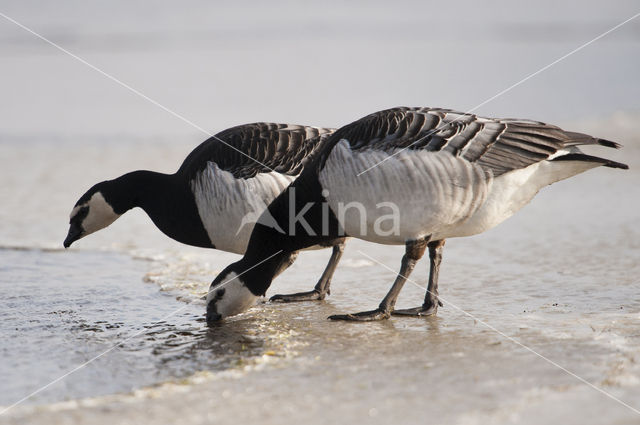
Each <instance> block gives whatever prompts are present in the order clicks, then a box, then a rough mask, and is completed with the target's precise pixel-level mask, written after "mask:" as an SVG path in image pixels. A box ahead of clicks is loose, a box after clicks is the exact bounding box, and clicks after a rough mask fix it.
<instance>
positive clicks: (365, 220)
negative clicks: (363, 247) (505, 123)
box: [318, 140, 491, 244]
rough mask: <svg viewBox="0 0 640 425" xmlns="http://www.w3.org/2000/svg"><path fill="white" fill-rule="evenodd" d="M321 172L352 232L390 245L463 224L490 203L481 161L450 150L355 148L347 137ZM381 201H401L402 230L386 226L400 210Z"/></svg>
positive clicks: (330, 199)
mask: <svg viewBox="0 0 640 425" xmlns="http://www.w3.org/2000/svg"><path fill="white" fill-rule="evenodd" d="M383 159H387V160H386V161H385V162H384V163H383V164H381V165H380V166H379V167H375V168H371V170H369V171H368V172H367V173H364V174H362V175H361V176H359V177H358V176H357V174H358V173H359V172H361V171H362V170H365V169H368V168H370V167H372V166H373V165H374V164H376V163H378V162H380V161H382V160H383ZM318 177H319V181H320V184H321V185H322V187H323V188H324V189H326V190H328V192H329V193H328V195H327V197H326V198H327V201H328V203H329V206H330V207H331V210H332V211H333V212H334V213H335V214H336V216H337V217H338V221H340V224H341V225H342V226H343V228H344V229H345V231H346V233H347V234H348V235H350V236H356V237H358V238H361V239H365V240H369V241H372V242H378V243H384V244H404V243H405V242H406V241H407V240H411V239H417V238H421V237H424V236H427V235H430V234H433V233H437V232H440V231H441V230H442V229H445V228H447V227H450V226H453V225H456V224H459V223H460V222H462V221H464V220H466V219H468V218H469V217H470V216H471V215H473V213H474V212H475V211H476V209H477V208H478V207H479V206H480V205H481V204H482V202H484V200H485V199H486V196H487V193H488V190H489V188H490V186H491V178H490V177H488V176H487V175H486V174H485V173H484V171H483V170H482V169H481V168H480V167H479V166H477V165H475V164H471V163H470V162H468V161H465V160H463V159H460V158H457V157H454V156H452V155H450V154H448V153H445V152H427V151H422V150H410V149H407V150H404V151H402V152H398V153H397V154H396V155H395V156H392V157H390V153H389V152H381V151H372V150H365V151H352V150H351V148H350V146H349V144H348V143H347V141H345V140H342V141H340V142H339V143H338V144H337V145H336V146H335V147H334V148H333V150H332V151H331V154H330V155H329V157H328V158H327V161H326V164H325V166H324V168H323V169H322V170H321V171H320V173H319V176H318ZM381 203H388V204H387V205H390V204H392V205H395V206H397V211H399V217H398V218H397V224H398V225H399V226H398V231H397V232H393V233H392V234H388V233H390V232H385V231H384V230H386V229H385V227H386V225H385V220H386V221H387V222H388V224H387V226H391V224H392V219H391V217H390V215H391V214H393V212H394V211H393V208H391V207H389V206H383V205H381ZM360 206H361V207H360ZM363 214H364V216H363ZM376 223H378V225H377V226H376ZM363 224H364V226H363ZM380 230H383V232H380Z"/></svg>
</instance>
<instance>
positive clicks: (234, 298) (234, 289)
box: [207, 264, 260, 322]
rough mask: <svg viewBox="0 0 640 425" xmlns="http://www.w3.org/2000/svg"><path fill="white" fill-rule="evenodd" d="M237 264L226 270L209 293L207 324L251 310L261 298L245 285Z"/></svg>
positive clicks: (214, 282)
mask: <svg viewBox="0 0 640 425" xmlns="http://www.w3.org/2000/svg"><path fill="white" fill-rule="evenodd" d="M236 268H237V267H235V264H232V265H230V266H229V267H227V268H226V269H224V270H223V271H222V272H221V273H220V274H219V275H218V276H217V277H216V278H215V279H214V281H213V282H212V283H211V286H210V287H209V292H208V293H207V322H217V321H219V320H222V319H224V318H225V317H229V316H235V315H236V314H240V313H242V312H244V311H246V310H248V309H249V308H251V307H252V306H253V305H255V303H256V302H257V301H258V299H259V298H260V296H259V295H255V294H254V293H253V292H251V290H250V289H249V288H248V287H247V286H246V285H245V283H244V282H243V280H242V277H241V276H240V274H241V273H242V272H241V271H238V270H236Z"/></svg>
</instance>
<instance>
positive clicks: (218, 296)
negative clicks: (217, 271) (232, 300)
mask: <svg viewBox="0 0 640 425" xmlns="http://www.w3.org/2000/svg"><path fill="white" fill-rule="evenodd" d="M224 291H225V289H224V288H222V289H218V290H217V291H216V299H217V300H219V299H220V298H222V297H223V296H224Z"/></svg>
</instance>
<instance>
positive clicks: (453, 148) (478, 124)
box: [323, 107, 625, 177]
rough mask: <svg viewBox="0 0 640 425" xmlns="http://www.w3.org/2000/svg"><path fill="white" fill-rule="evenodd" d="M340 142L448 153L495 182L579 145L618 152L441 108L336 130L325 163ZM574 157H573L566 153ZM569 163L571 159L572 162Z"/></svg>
mask: <svg viewBox="0 0 640 425" xmlns="http://www.w3.org/2000/svg"><path fill="white" fill-rule="evenodd" d="M340 140H346V141H348V142H349V145H350V146H351V149H353V150H354V151H357V150H378V151H384V152H387V153H388V154H389V155H393V154H394V153H396V152H398V151H400V150H403V149H410V150H426V151H433V152H437V151H443V152H448V153H450V154H451V155H453V156H458V157H462V158H464V159H466V160H467V161H469V162H473V163H477V164H478V165H480V166H481V167H482V168H483V169H485V170H486V171H487V172H491V173H492V174H493V176H494V177H497V176H499V175H502V174H504V173H507V172H509V171H513V170H517V169H521V168H525V167H527V166H529V165H531V164H534V163H536V162H540V161H543V160H546V159H550V158H551V157H552V156H553V155H554V154H556V153H557V152H558V151H563V150H566V149H568V148H571V147H573V146H578V145H594V144H598V145H602V146H608V147H614V148H618V147H620V145H618V144H617V143H614V142H611V141H608V140H603V139H599V138H595V137H592V136H589V135H586V134H581V133H575V132H571V131H564V130H562V129H560V128H559V127H556V126H553V125H549V124H545V123H542V122H537V121H530V120H522V119H510V118H507V119H501V118H484V117H479V116H476V115H473V114H465V113H462V112H456V111H452V110H449V109H440V108H406V107H400V108H393V109H388V110H385V111H380V112H376V113H373V114H371V115H368V116H366V117H364V118H362V119H360V120H358V121H355V122H353V123H351V124H349V125H347V126H345V127H342V128H341V129H339V130H337V131H336V132H335V133H334V134H333V135H332V137H331V140H330V141H329V142H328V143H327V149H326V150H324V151H323V157H324V158H325V159H326V156H327V155H328V153H329V152H330V150H331V148H332V147H333V146H335V145H336V144H337V143H338V142H339V141H340ZM567 153H569V152H567ZM571 155H573V156H572V157H571V158H572V159H582V160H590V159H591V160H594V159H597V160H600V161H602V162H603V163H604V162H606V164H603V165H607V164H608V165H609V166H613V167H617V168H624V167H625V166H624V164H619V163H615V162H613V161H608V160H604V159H601V158H594V157H589V156H588V155H582V154H578V155H582V156H581V157H580V158H576V154H571ZM567 159H569V158H567Z"/></svg>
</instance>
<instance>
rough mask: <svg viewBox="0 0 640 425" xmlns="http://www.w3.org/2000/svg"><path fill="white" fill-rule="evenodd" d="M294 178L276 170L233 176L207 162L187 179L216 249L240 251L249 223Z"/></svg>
mask: <svg viewBox="0 0 640 425" xmlns="http://www.w3.org/2000/svg"><path fill="white" fill-rule="evenodd" d="M294 179H295V177H294V176H288V175H285V174H280V173H276V172H270V173H260V174H258V175H256V176H255V177H252V178H249V179H242V178H235V177H234V176H233V174H231V173H230V172H228V171H224V170H221V169H220V168H218V165H217V164H215V163H213V162H209V163H208V164H207V167H206V168H205V169H204V170H203V171H202V172H201V173H200V174H199V175H198V176H197V177H196V178H195V179H194V180H192V181H191V189H192V190H193V193H194V195H195V199H196V205H197V206H198V213H199V214H200V218H201V219H202V223H203V224H204V227H205V229H206V230H207V233H208V234H209V239H211V242H212V243H213V245H214V246H215V247H216V248H217V249H221V250H223V251H228V252H235V253H237V254H244V252H245V250H246V248H247V244H248V243H249V237H250V236H251V231H252V230H253V226H254V225H255V223H256V222H257V221H258V218H259V217H260V215H261V214H262V212H263V211H264V210H265V209H266V208H267V206H268V205H269V204H270V203H271V201H273V200H274V199H275V198H276V197H277V196H278V195H279V194H280V193H281V192H282V191H283V190H284V189H286V187H287V186H288V185H289V183H291V182H292V181H293V180H294Z"/></svg>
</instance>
